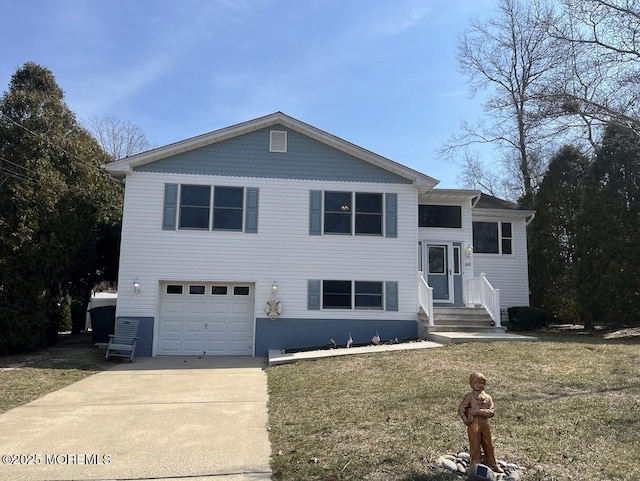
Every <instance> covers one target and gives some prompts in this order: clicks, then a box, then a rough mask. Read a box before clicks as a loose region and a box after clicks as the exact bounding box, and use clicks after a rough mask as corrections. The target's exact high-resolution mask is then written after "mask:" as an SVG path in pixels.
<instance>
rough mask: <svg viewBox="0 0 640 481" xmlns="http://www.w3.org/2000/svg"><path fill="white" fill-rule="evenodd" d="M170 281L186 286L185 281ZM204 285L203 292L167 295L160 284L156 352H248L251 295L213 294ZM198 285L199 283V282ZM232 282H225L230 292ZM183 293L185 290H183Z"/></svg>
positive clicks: (251, 312)
mask: <svg viewBox="0 0 640 481" xmlns="http://www.w3.org/2000/svg"><path fill="white" fill-rule="evenodd" d="M171 284H182V285H185V286H186V285H190V283H189V282H187V281H184V282H173V281H172V282H171ZM202 284H206V286H205V291H204V292H205V293H204V294H198V295H197V296H195V295H188V294H184V295H182V294H175V293H174V294H167V293H166V291H167V288H166V284H163V285H162V286H161V292H162V294H161V299H160V319H159V328H158V353H159V354H176V355H178V354H182V355H203V354H206V355H251V354H252V347H253V325H254V322H255V320H254V314H253V310H254V297H253V292H254V289H253V287H252V288H250V291H249V292H250V293H251V295H248V296H244V295H243V296H239V295H215V294H212V292H220V290H219V289H217V290H213V289H212V286H214V285H215V286H218V287H219V286H221V285H222V284H221V283H219V282H218V283H202ZM202 284H199V285H202ZM233 285H234V284H230V283H229V284H226V286H227V292H229V294H231V293H232V292H234V290H233ZM184 292H185V293H186V292H187V290H186V289H185V291H184Z"/></svg>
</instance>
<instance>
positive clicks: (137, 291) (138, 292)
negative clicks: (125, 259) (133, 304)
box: [133, 278, 142, 294]
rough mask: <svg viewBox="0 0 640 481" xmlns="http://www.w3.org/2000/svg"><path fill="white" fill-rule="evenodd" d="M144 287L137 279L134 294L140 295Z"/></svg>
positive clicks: (134, 283)
mask: <svg viewBox="0 0 640 481" xmlns="http://www.w3.org/2000/svg"><path fill="white" fill-rule="evenodd" d="M141 287H142V282H140V281H139V280H138V279H137V278H136V279H135V280H134V281H133V292H135V293H136V294H140V288H141Z"/></svg>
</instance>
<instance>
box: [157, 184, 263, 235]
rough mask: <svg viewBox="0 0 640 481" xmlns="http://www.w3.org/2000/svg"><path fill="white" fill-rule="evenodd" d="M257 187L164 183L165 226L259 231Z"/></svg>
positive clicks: (165, 228)
mask: <svg viewBox="0 0 640 481" xmlns="http://www.w3.org/2000/svg"><path fill="white" fill-rule="evenodd" d="M258 193H259V192H258V189H257V188H249V187H247V188H244V187H228V186H211V185H190V184H182V185H179V184H165V194H164V210H163V218H162V229H163V230H175V229H176V228H178V229H185V230H226V231H237V232H248V233H257V232H258Z"/></svg>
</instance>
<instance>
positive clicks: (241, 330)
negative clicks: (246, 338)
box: [228, 321, 251, 335]
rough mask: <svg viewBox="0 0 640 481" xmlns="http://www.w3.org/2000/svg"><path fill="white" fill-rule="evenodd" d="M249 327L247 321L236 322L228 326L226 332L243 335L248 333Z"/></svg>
mask: <svg viewBox="0 0 640 481" xmlns="http://www.w3.org/2000/svg"><path fill="white" fill-rule="evenodd" d="M250 329H251V325H250V323H249V322H248V321H236V322H230V323H229V324H228V332H229V333H230V334H236V335H238V334H245V335H246V333H247V332H249V330H250Z"/></svg>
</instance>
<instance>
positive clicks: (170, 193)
mask: <svg viewBox="0 0 640 481" xmlns="http://www.w3.org/2000/svg"><path fill="white" fill-rule="evenodd" d="M177 212H178V184H164V209H163V212H162V230H176V214H177Z"/></svg>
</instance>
